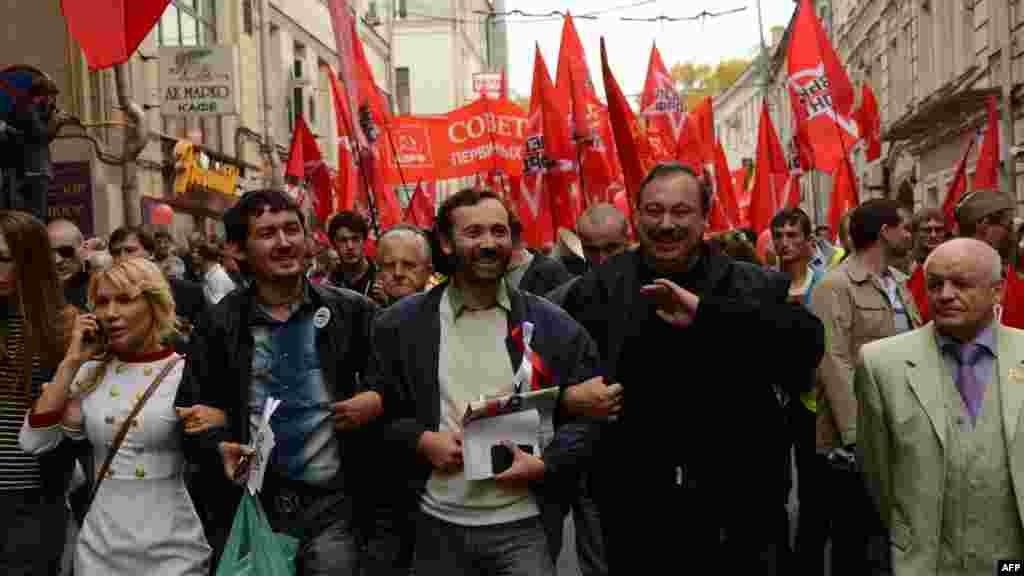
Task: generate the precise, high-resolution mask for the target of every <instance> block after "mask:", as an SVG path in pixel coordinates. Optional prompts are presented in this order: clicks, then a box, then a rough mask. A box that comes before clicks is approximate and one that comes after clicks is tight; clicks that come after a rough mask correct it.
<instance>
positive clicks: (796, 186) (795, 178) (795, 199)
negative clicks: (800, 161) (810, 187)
mask: <svg viewBox="0 0 1024 576" xmlns="http://www.w3.org/2000/svg"><path fill="white" fill-rule="evenodd" d="M786 190H787V191H786V208H790V209H792V208H799V207H800V174H793V173H790V174H789V181H788V182H787V183H786Z"/></svg>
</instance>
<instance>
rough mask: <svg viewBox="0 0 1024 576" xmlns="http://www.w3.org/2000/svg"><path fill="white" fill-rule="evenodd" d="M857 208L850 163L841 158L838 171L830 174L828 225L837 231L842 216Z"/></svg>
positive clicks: (855, 181) (854, 179)
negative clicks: (830, 188) (830, 194)
mask: <svg viewBox="0 0 1024 576" xmlns="http://www.w3.org/2000/svg"><path fill="white" fill-rule="evenodd" d="M856 206H857V177H856V176H854V175H853V168H851V167H850V161H849V160H847V159H846V158H843V159H842V161H841V162H840V163H839V169H838V170H836V171H835V173H834V174H832V198H831V200H830V201H829V210H828V225H829V228H831V229H832V230H839V221H840V220H842V218H843V214H846V213H847V212H849V211H850V210H853V209H854V208H855V207H856Z"/></svg>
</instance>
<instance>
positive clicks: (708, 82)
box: [669, 58, 753, 110]
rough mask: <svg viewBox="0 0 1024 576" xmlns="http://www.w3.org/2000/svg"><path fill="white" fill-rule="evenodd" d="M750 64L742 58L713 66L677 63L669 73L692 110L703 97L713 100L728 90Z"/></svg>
mask: <svg viewBox="0 0 1024 576" xmlns="http://www.w3.org/2000/svg"><path fill="white" fill-rule="evenodd" d="M752 62H753V61H752V60H748V59H744V58H731V59H728V60H722V61H721V62H719V63H718V64H715V65H710V64H697V63H694V62H686V63H677V64H675V65H673V66H672V69H671V71H670V72H669V73H670V74H672V78H673V79H674V80H675V81H676V82H677V83H678V85H679V87H680V90H681V93H682V95H683V97H684V98H685V99H686V107H687V109H688V110H692V109H693V108H695V107H696V106H697V104H699V103H700V101H701V100H703V99H704V97H705V96H710V97H712V98H714V97H715V96H718V95H719V94H721V93H722V92H725V91H726V90H728V89H729V88H730V87H731V86H732V85H733V84H735V83H736V81H737V80H739V78H740V76H742V75H743V72H745V71H746V70H747V68H748V67H749V66H750V65H751V63H752Z"/></svg>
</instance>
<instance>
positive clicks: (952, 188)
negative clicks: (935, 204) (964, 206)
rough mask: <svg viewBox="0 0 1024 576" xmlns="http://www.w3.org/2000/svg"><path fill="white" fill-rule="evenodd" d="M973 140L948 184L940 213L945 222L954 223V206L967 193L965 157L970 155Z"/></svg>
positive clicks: (973, 139)
mask: <svg viewBox="0 0 1024 576" xmlns="http://www.w3.org/2000/svg"><path fill="white" fill-rule="evenodd" d="M974 141H975V138H971V140H970V142H968V143H967V149H966V150H964V155H963V156H962V157H961V158H960V163H959V164H957V165H956V173H955V175H954V176H953V181H952V182H950V183H949V190H947V191H946V199H945V200H944V201H943V202H942V212H943V213H944V214H945V215H946V221H947V222H956V206H957V204H959V203H960V199H961V198H963V196H964V194H966V193H967V157H968V156H970V155H971V148H973V147H974Z"/></svg>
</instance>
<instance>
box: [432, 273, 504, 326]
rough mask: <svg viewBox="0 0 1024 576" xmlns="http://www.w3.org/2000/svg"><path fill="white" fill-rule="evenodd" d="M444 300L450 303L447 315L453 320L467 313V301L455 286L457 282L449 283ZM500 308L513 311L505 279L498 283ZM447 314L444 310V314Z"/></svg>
mask: <svg viewBox="0 0 1024 576" xmlns="http://www.w3.org/2000/svg"><path fill="white" fill-rule="evenodd" d="M444 298H445V300H447V301H448V306H447V308H448V310H447V313H448V314H451V318H452V319H453V320H458V319H459V316H462V313H463V312H465V311H466V301H465V297H464V296H463V294H462V290H459V288H458V287H457V286H456V285H455V282H449V283H448V287H447V288H445V290H444ZM498 306H500V307H501V308H503V309H504V310H505V312H511V311H512V300H511V299H510V298H509V296H508V286H507V285H506V284H505V279H504V278H502V279H501V281H500V282H498ZM443 312H445V311H444V309H443V308H442V313H443Z"/></svg>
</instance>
